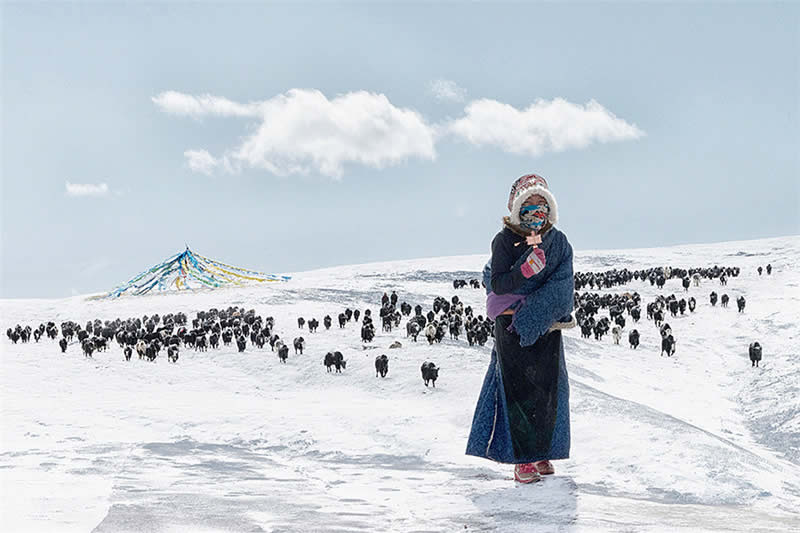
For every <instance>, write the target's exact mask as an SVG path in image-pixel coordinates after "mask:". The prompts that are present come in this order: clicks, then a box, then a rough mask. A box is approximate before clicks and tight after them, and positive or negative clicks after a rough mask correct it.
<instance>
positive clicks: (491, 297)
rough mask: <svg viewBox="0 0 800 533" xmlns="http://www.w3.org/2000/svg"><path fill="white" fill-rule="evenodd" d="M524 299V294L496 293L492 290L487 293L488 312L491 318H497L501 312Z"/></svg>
mask: <svg viewBox="0 0 800 533" xmlns="http://www.w3.org/2000/svg"><path fill="white" fill-rule="evenodd" d="M524 299H525V295H524V294H512V293H509V294H495V293H494V291H492V292H490V293H489V294H487V295H486V314H487V315H488V316H489V318H490V319H492V320H496V319H497V316H498V315H499V314H500V313H502V312H503V311H505V310H506V309H508V308H509V307H511V306H512V305H514V304H515V303H517V302H521V301H522V300H524Z"/></svg>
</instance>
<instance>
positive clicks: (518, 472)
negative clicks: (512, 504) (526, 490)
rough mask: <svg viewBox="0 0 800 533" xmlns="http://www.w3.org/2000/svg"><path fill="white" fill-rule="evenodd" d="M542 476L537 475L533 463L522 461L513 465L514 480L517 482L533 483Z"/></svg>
mask: <svg viewBox="0 0 800 533" xmlns="http://www.w3.org/2000/svg"><path fill="white" fill-rule="evenodd" d="M540 479H542V476H540V475H539V470H537V469H536V465H535V464H534V463H523V464H520V465H514V480H515V481H517V482H519V483H533V482H534V481H539V480H540Z"/></svg>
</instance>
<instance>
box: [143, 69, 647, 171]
mask: <svg viewBox="0 0 800 533" xmlns="http://www.w3.org/2000/svg"><path fill="white" fill-rule="evenodd" d="M431 87H432V90H433V91H434V93H435V94H437V97H441V98H450V99H454V98H459V99H461V100H463V98H464V96H465V94H466V91H465V90H464V89H461V88H460V87H458V85H456V84H455V83H454V82H451V81H447V80H437V81H436V82H434V83H433V84H432V86H431ZM152 100H153V102H154V103H155V104H156V105H157V106H158V107H159V108H160V109H161V110H162V111H164V112H166V113H170V114H175V115H181V116H189V117H194V118H201V117H204V116H219V117H243V118H250V119H254V120H255V121H256V122H255V123H254V124H252V127H249V128H248V130H247V133H246V134H245V135H244V136H243V137H242V140H241V142H240V143H239V144H238V145H236V146H233V147H231V148H229V149H227V150H225V151H224V153H222V154H220V155H219V156H214V155H212V154H210V153H209V152H208V151H207V150H204V149H189V150H186V151H185V152H184V157H185V160H186V164H187V166H188V167H189V168H190V169H191V170H192V171H193V172H200V173H204V174H213V173H215V172H219V171H221V172H238V171H240V170H242V169H244V168H259V169H265V170H268V171H269V172H271V173H273V174H276V175H282V176H285V175H289V174H308V173H309V172H319V173H320V174H323V175H326V176H330V177H333V178H337V179H338V178H340V177H341V176H342V174H343V172H344V166H345V165H346V164H359V165H364V166H368V167H372V168H378V169H380V168H384V167H386V166H390V165H396V164H399V163H401V162H403V161H405V160H407V159H410V158H420V159H427V160H434V159H436V147H435V145H436V143H437V142H439V141H441V139H442V138H446V137H450V136H452V137H456V138H461V139H463V140H466V141H467V142H469V143H471V144H474V145H476V146H486V145H488V146H496V147H498V148H500V149H501V150H503V151H505V152H510V153H515V154H527V155H533V156H538V155H540V154H542V153H544V152H550V151H552V152H559V151H562V150H567V149H575V148H584V147H586V146H589V145H590V144H592V143H598V142H600V143H605V142H612V141H621V140H630V139H638V138H640V137H642V136H643V135H644V134H645V133H644V132H643V131H642V130H640V129H639V128H637V127H636V126H635V125H632V124H629V123H627V122H625V121H624V120H622V119H620V118H617V117H616V116H614V114H613V113H611V112H609V111H608V110H607V109H605V108H604V107H603V106H602V105H600V104H599V103H597V102H596V101H595V100H590V101H589V102H588V103H587V104H586V105H580V104H573V103H570V102H568V101H566V100H564V99H563V98H556V99H554V100H552V101H546V100H537V101H536V102H534V103H533V104H531V105H530V106H528V107H527V108H525V109H522V110H520V109H517V108H515V107H513V106H511V105H508V104H504V103H502V102H498V101H496V100H490V99H480V100H473V101H471V102H469V103H468V104H467V106H466V108H465V109H464V113H465V114H464V116H463V117H461V118H459V119H456V120H450V121H445V122H442V123H439V124H430V123H428V122H426V120H425V118H424V117H422V116H421V115H420V114H419V113H417V112H416V111H414V110H412V109H408V108H401V107H397V106H395V105H394V104H392V103H391V102H390V101H389V99H388V98H387V97H386V96H385V95H383V94H376V93H371V92H367V91H355V92H349V93H346V94H342V95H338V96H336V97H335V98H333V99H330V100H329V99H328V98H327V97H326V96H325V95H324V94H323V93H322V92H320V91H318V90H315V89H291V90H289V91H287V92H286V93H284V94H280V95H277V96H275V97H273V98H270V99H268V100H263V101H259V102H250V103H247V104H242V103H238V102H234V101H231V100H228V99H227V98H222V97H218V96H211V95H203V96H199V97H196V96H192V95H187V94H183V93H179V92H175V91H166V92H163V93H161V94H159V95H157V96H155V97H153V98H152Z"/></svg>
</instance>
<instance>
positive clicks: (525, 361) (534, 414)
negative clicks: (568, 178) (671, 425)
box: [466, 174, 575, 483]
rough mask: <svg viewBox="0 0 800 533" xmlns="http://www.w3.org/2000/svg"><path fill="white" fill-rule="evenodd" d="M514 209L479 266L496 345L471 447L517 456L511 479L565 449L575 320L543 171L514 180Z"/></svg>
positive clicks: (565, 245) (566, 257)
mask: <svg viewBox="0 0 800 533" xmlns="http://www.w3.org/2000/svg"><path fill="white" fill-rule="evenodd" d="M508 209H509V211H510V212H511V214H510V216H507V217H503V229H502V230H501V231H500V232H499V233H498V234H497V235H496V236H495V238H494V240H493V241H492V257H491V259H490V260H489V263H487V265H486V267H485V268H484V271H483V278H484V284H485V285H486V292H487V303H486V310H487V314H488V316H489V318H491V319H493V320H494V321H495V328H494V337H495V345H494V349H493V350H492V358H491V361H490V363H489V369H488V371H487V372H486V377H485V379H484V381H483V388H482V389H481V394H480V397H479V398H478V405H477V406H476V408H475V416H474V418H473V421H472V430H471V431H470V436H469V441H468V443H467V452H466V453H467V454H468V455H474V456H477V457H484V458H486V459H492V460H494V461H497V462H500V463H512V464H514V465H515V468H514V479H515V480H516V481H518V482H520V483H531V482H534V481H538V480H539V479H541V475H547V474H553V473H554V472H555V469H554V468H553V464H552V463H551V462H550V461H551V460H555V459H566V458H567V457H569V447H570V427H569V383H568V376H567V369H566V364H565V361H564V347H563V344H562V341H561V329H565V328H568V327H573V326H574V325H575V321H574V319H572V317H571V315H570V313H571V312H572V305H573V293H574V290H575V283H574V279H573V271H572V246H571V245H570V244H569V242H568V241H567V237H566V236H565V235H564V233H562V232H561V231H559V230H558V229H556V228H555V227H554V224H556V222H557V221H558V205H557V204H556V199H555V197H554V196H553V194H552V193H551V192H550V190H549V189H548V186H547V182H546V181H545V180H544V178H542V177H541V176H538V175H536V174H528V175H525V176H522V177H521V178H519V179H517V181H515V182H514V185H513V186H512V187H511V194H510V196H509V199H508Z"/></svg>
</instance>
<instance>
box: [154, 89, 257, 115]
mask: <svg viewBox="0 0 800 533" xmlns="http://www.w3.org/2000/svg"><path fill="white" fill-rule="evenodd" d="M152 100H153V102H154V103H155V104H156V105H157V106H158V107H160V108H161V110H162V111H164V112H165V113H171V114H173V115H185V116H190V117H201V116H204V115H217V116H221V117H257V116H259V109H258V107H259V106H258V104H257V103H255V104H253V103H251V104H239V103H237V102H232V101H230V100H228V99H227V98H221V97H219V96H211V95H209V94H205V95H202V96H192V95H190V94H183V93H179V92H176V91H166V92H163V93H161V94H159V95H157V96H154V97H153V98H152Z"/></svg>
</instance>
